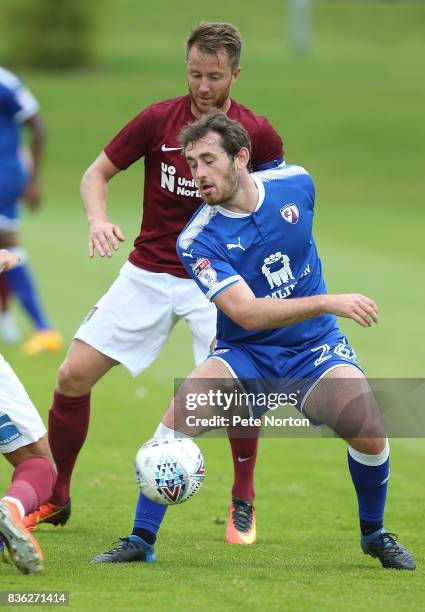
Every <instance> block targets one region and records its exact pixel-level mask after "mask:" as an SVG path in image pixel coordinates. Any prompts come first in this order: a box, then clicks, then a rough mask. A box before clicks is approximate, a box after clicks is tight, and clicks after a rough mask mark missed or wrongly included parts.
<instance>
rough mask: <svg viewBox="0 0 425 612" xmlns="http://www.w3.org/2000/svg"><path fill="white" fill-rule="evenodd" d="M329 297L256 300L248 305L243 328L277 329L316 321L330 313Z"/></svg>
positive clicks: (314, 296)
mask: <svg viewBox="0 0 425 612" xmlns="http://www.w3.org/2000/svg"><path fill="white" fill-rule="evenodd" d="M329 297H330V296H327V295H313V296H310V297H305V298H289V299H286V300H275V299H269V298H255V299H253V300H252V301H251V302H250V304H249V305H248V307H247V309H246V312H245V313H244V316H243V325H242V326H243V327H244V328H245V329H247V330H253V329H275V328H278V327H284V326H286V325H294V324H295V323H300V322H301V321H307V320H308V319H314V318H315V317H318V316H320V315H322V314H325V313H327V312H330V311H329V306H328V301H329V300H328V298H329Z"/></svg>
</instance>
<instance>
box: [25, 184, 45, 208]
mask: <svg viewBox="0 0 425 612" xmlns="http://www.w3.org/2000/svg"><path fill="white" fill-rule="evenodd" d="M22 197H23V199H24V200H25V202H26V203H27V204H28V206H29V208H30V210H36V209H37V208H39V207H40V203H41V189H40V185H39V183H38V181H35V180H30V181H29V183H28V184H27V185H26V187H25V189H24V193H23V194H22Z"/></svg>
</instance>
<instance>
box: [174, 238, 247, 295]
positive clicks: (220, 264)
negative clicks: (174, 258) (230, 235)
mask: <svg viewBox="0 0 425 612" xmlns="http://www.w3.org/2000/svg"><path fill="white" fill-rule="evenodd" d="M177 254H178V256H179V257H180V260H181V262H182V264H183V266H184V267H185V270H186V272H187V273H188V274H189V276H190V277H191V278H192V279H193V280H194V281H195V282H196V284H197V285H198V287H199V288H200V290H201V291H202V293H203V294H204V295H205V296H206V297H207V298H208V299H209V300H210V301H211V302H212V301H213V300H214V298H216V297H217V296H218V295H219V294H220V293H221V292H222V291H224V290H225V289H227V288H228V287H231V286H232V285H235V284H236V283H237V282H239V281H240V280H241V278H242V277H241V276H240V275H239V274H238V273H237V272H236V271H235V270H234V268H233V267H232V266H231V265H230V263H229V262H228V261H225V260H224V259H223V258H221V257H220V256H219V254H218V253H214V251H213V250H212V249H211V250H209V249H207V248H205V247H201V246H199V245H198V244H197V243H196V242H193V243H192V244H191V245H190V246H189V247H188V249H187V250H184V249H183V248H182V247H181V245H179V241H177Z"/></svg>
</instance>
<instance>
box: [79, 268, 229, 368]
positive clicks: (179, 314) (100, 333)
mask: <svg viewBox="0 0 425 612" xmlns="http://www.w3.org/2000/svg"><path fill="white" fill-rule="evenodd" d="M216 318H217V310H216V307H215V306H214V304H212V303H211V302H210V301H209V300H208V299H207V298H206V297H205V296H204V295H203V293H202V292H201V291H200V290H199V289H198V287H197V286H196V283H195V281H193V280H191V279H186V278H178V277H177V276H172V275H171V274H165V273H157V272H148V271H147V270H142V269H141V268H137V267H136V266H134V265H133V264H131V263H130V262H129V261H127V262H126V263H125V264H124V265H123V267H122V268H121V271H120V274H119V276H118V278H117V280H116V281H115V282H114V283H113V285H112V286H111V288H110V289H109V290H108V291H107V292H106V293H105V295H104V296H103V297H102V298H101V299H100V300H99V302H98V303H97V304H96V306H95V307H94V308H93V309H92V310H91V311H90V312H89V314H88V315H87V317H86V319H85V320H84V321H83V323H82V324H81V326H80V327H79V329H78V330H77V333H76V334H75V336H74V337H75V338H76V339H78V340H82V341H83V342H85V343H86V344H89V345H90V346H92V347H93V348H95V349H96V350H98V351H99V352H100V353H103V354H104V355H107V356H108V357H111V359H115V361H118V362H119V363H122V364H123V365H124V366H125V367H126V368H127V369H128V370H129V371H130V372H131V374H132V375H133V376H137V375H138V374H140V372H142V371H143V370H145V369H146V368H147V367H148V366H150V365H151V363H153V362H154V361H155V359H156V358H157V357H158V355H159V353H160V351H161V349H162V347H163V346H164V344H165V342H166V341H167V339H168V337H169V335H170V333H171V330H172V329H173V327H174V325H175V324H176V323H177V321H178V320H179V319H184V320H185V321H187V323H188V324H189V327H190V330H191V332H192V341H193V353H194V357H195V363H196V364H198V363H200V362H201V361H203V360H204V359H205V358H206V356H207V355H208V352H209V346H210V343H211V341H212V339H213V338H214V335H215V331H216Z"/></svg>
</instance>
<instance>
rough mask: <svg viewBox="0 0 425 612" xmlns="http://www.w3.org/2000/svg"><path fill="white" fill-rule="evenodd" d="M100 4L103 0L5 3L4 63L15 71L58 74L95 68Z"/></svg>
mask: <svg viewBox="0 0 425 612" xmlns="http://www.w3.org/2000/svg"><path fill="white" fill-rule="evenodd" d="M101 4H102V0H95V2H88V1H87V0H15V1H14V2H8V1H6V2H3V5H4V8H3V10H2V21H3V25H4V26H5V27H4V28H2V30H3V32H4V33H7V35H6V37H5V41H4V61H5V62H6V63H8V64H10V65H12V66H14V67H16V68H47V69H56V70H58V69H69V68H81V67H85V66H90V65H92V64H93V62H94V61H95V58H96V43H97V40H96V33H97V29H98V27H97V26H98V24H99V19H98V15H99V10H100V9H101ZM100 14H101V11H100Z"/></svg>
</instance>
